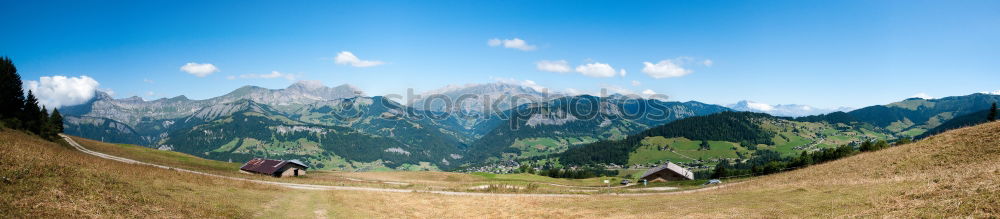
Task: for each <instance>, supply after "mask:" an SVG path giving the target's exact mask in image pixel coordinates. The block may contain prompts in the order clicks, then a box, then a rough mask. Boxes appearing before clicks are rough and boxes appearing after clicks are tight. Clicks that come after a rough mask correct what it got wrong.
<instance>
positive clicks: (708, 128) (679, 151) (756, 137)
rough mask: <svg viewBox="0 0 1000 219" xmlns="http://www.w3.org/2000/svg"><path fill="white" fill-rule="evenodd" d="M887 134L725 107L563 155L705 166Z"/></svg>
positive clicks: (570, 159)
mask: <svg viewBox="0 0 1000 219" xmlns="http://www.w3.org/2000/svg"><path fill="white" fill-rule="evenodd" d="M887 137H888V136H887V135H886V134H885V133H884V131H883V130H882V129H878V128H874V127H870V125H865V124H858V123H851V124H830V123H825V122H801V121H794V120H788V119H786V118H782V117H774V116H770V115H768V114H763V113H752V112H722V113H717V114H712V115H707V116H696V117H690V118H685V119H680V120H677V121H675V122H672V123H668V124H665V125H661V126H657V127H653V128H650V129H648V130H645V131H642V132H639V133H637V134H634V135H630V136H628V137H626V138H625V139H622V140H608V141H599V142H595V143H592V144H587V145H583V146H580V147H576V148H572V149H570V150H567V151H566V152H565V153H563V154H562V155H561V156H560V157H559V158H560V162H562V163H563V164H567V165H586V164H617V165H625V164H628V165H655V164H656V163H661V162H665V161H671V162H674V163H679V164H681V165H683V166H687V167H688V168H695V169H700V168H707V167H709V166H713V165H715V164H717V163H718V162H719V161H721V160H730V161H733V162H737V161H738V162H744V161H746V160H748V159H750V158H752V157H754V156H757V155H758V154H762V153H766V154H769V155H770V154H777V155H780V156H784V157H789V156H797V155H799V154H800V153H801V152H803V151H817V150H821V149H824V148H834V147H837V146H840V145H853V144H857V143H858V142H861V141H864V140H871V139H886V138H887Z"/></svg>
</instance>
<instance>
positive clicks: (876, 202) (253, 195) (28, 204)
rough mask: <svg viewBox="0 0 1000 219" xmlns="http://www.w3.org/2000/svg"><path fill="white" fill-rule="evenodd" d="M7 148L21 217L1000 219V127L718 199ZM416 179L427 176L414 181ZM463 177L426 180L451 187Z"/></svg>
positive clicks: (1, 191)
mask: <svg viewBox="0 0 1000 219" xmlns="http://www.w3.org/2000/svg"><path fill="white" fill-rule="evenodd" d="M0 140H2V141H0V151H2V152H3V153H4V156H0V161H2V162H3V163H5V164H6V165H2V166H0V176H2V177H3V179H4V181H3V183H4V186H0V214H3V215H8V216H14V217H69V216H85V217H86V216H89V217H274V216H278V215H285V216H296V217H321V216H327V215H329V216H347V217H425V216H429V215H433V216H435V217H484V216H485V217H583V218H589V217H642V216H649V215H653V214H664V215H671V216H678V217H683V216H686V217H733V216H740V217H835V216H848V217H954V216H973V217H990V216H996V215H1000V183H998V182H1000V165H998V164H1000V147H997V145H1000V123H997V122H994V123H989V124H984V125H979V126H974V127H969V128H962V129H958V130H953V131H949V132H946V133H943V134H941V135H938V136H933V137H930V138H928V139H926V140H923V141H920V142H917V143H912V144H907V145H902V146H898V147H891V148H888V149H885V150H881V151H876V152H869V153H862V154H859V155H856V156H852V157H848V158H845V159H841V160H837V161H832V162H828V163H824V164H820V165H814V166H810V167H808V168H804V169H800V170H795V171H790V172H784V173H778V174H773V175H768V176H763V177H758V178H753V179H750V180H749V181H746V182H743V183H731V184H723V186H721V187H719V188H717V189H710V190H705V191H694V192H680V193H674V194H667V195H648V196H609V195H596V196H584V197H544V196H451V195H440V194H425V193H381V192H364V191H312V190H289V189H281V188H276V187H270V186H262V185H256V184H247V183H233V182H232V181H229V180H224V179H214V178H211V177H207V176H200V175H192V174H186V173H177V172H174V171H170V170H164V169H159V168H153V167H148V166H137V165H130V164H124V163H119V162H117V161H110V160H104V159H100V158H97V157H94V156H90V155H85V154H82V153H79V152H77V151H74V150H72V149H70V148H68V147H66V146H62V145H59V144H56V143H51V142H47V141H44V140H40V139H38V138H36V137H33V136H29V135H25V134H23V133H20V132H14V131H9V130H5V131H2V132H0ZM415 174H416V175H422V174H424V173H412V174H407V175H415ZM426 174H431V173H426ZM410 177H413V176H410ZM393 178H400V177H393ZM402 178H409V177H402ZM452 178H454V177H443V178H430V177H423V178H422V180H439V181H441V182H449V181H453V180H454V179H452ZM595 197H598V198H595ZM258 200H282V201H281V202H273V201H268V202H264V203H260V202H258ZM248 203H256V204H248ZM664 203H670V204H664ZM428 205H432V206H435V207H428ZM123 209H127V210H123ZM510 209H520V210H516V211H511V210H510Z"/></svg>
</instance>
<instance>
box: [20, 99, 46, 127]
mask: <svg viewBox="0 0 1000 219" xmlns="http://www.w3.org/2000/svg"><path fill="white" fill-rule="evenodd" d="M41 111H42V109H40V108H38V98H35V94H34V93H33V92H31V91H30V90H29V91H28V98H26V99H25V100H24V110H23V112H22V113H21V121H23V123H24V124H25V128H26V129H27V130H28V131H31V132H33V133H35V134H40V133H41V130H42V129H41V127H42V125H43V124H42V123H40V121H39V119H38V118H40V115H39V114H40V113H39V112H41Z"/></svg>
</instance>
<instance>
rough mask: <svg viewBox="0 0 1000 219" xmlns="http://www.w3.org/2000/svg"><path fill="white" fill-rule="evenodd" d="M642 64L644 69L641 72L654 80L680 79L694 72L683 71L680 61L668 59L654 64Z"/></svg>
mask: <svg viewBox="0 0 1000 219" xmlns="http://www.w3.org/2000/svg"><path fill="white" fill-rule="evenodd" d="M642 64H643V65H645V67H643V68H642V72H643V73H646V75H649V76H650V77H653V78H656V79H660V78H673V77H681V76H684V75H688V74H691V73H692V72H694V71H692V70H690V69H684V68H683V67H681V65H680V61H678V60H669V59H668V60H662V61H660V62H658V63H656V64H653V63H650V62H643V63H642Z"/></svg>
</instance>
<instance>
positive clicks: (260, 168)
mask: <svg viewBox="0 0 1000 219" xmlns="http://www.w3.org/2000/svg"><path fill="white" fill-rule="evenodd" d="M306 169H309V166H306V164H304V163H302V162H301V161H298V160H287V161H284V160H269V159H263V158H254V159H252V160H250V161H247V163H246V164H243V167H240V172H244V173H256V174H264V175H269V176H273V177H286V176H304V175H306Z"/></svg>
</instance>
